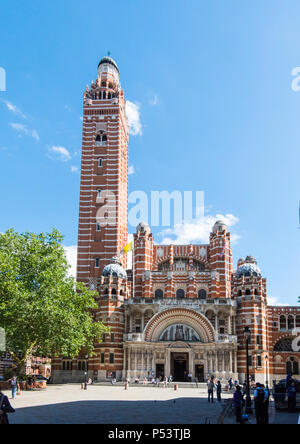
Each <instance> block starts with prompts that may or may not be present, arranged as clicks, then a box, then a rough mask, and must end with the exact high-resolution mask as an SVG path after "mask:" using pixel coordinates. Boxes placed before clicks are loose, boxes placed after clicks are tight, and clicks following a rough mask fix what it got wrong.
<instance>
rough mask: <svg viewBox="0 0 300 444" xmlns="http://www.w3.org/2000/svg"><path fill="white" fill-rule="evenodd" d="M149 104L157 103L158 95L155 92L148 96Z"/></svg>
mask: <svg viewBox="0 0 300 444" xmlns="http://www.w3.org/2000/svg"><path fill="white" fill-rule="evenodd" d="M149 105H151V106H156V105H158V96H157V95H156V94H154V95H153V96H152V97H150V99H149Z"/></svg>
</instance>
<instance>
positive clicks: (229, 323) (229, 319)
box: [228, 316, 231, 335]
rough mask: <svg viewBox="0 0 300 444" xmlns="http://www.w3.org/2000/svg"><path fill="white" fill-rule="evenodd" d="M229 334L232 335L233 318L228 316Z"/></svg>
mask: <svg viewBox="0 0 300 444" xmlns="http://www.w3.org/2000/svg"><path fill="white" fill-rule="evenodd" d="M228 334H229V335H231V318H230V316H228Z"/></svg>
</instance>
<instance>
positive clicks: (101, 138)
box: [95, 131, 107, 146]
mask: <svg viewBox="0 0 300 444" xmlns="http://www.w3.org/2000/svg"><path fill="white" fill-rule="evenodd" d="M95 140H96V145H100V146H101V145H105V144H106V142H107V135H106V134H104V131H99V132H98V133H97V134H96V139H95Z"/></svg>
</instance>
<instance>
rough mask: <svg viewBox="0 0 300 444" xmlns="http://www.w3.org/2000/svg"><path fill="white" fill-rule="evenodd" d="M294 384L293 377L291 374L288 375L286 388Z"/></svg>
mask: <svg viewBox="0 0 300 444" xmlns="http://www.w3.org/2000/svg"><path fill="white" fill-rule="evenodd" d="M292 382H293V380H292V375H291V373H288V374H287V377H286V380H285V383H286V388H287V389H288V388H289V387H290V386H291V385H292Z"/></svg>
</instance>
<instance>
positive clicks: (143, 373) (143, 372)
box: [141, 348, 145, 379]
mask: <svg viewBox="0 0 300 444" xmlns="http://www.w3.org/2000/svg"><path fill="white" fill-rule="evenodd" d="M144 370H145V369H144V349H143V348H142V375H141V376H142V378H143V379H144V377H145V371H144Z"/></svg>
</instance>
